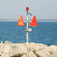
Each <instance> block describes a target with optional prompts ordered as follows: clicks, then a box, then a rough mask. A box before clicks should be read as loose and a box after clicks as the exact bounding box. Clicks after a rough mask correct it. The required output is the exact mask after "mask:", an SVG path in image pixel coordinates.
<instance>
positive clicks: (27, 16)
mask: <svg viewBox="0 0 57 57" xmlns="http://www.w3.org/2000/svg"><path fill="white" fill-rule="evenodd" d="M26 33H27V35H26V36H27V38H26V40H27V44H28V40H29V38H28V15H27V32H26Z"/></svg>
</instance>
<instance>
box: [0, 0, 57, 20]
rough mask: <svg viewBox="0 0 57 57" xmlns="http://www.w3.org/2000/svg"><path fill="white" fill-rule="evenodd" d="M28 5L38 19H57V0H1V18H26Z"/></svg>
mask: <svg viewBox="0 0 57 57" xmlns="http://www.w3.org/2000/svg"><path fill="white" fill-rule="evenodd" d="M27 6H29V7H30V11H29V12H31V13H32V15H33V16H34V15H36V17H37V19H57V0H0V19H19V17H20V15H23V18H24V19H26V7H27ZM29 18H30V17H29Z"/></svg>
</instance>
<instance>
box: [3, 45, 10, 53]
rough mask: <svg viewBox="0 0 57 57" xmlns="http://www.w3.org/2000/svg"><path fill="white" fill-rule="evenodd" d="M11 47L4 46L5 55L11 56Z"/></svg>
mask: <svg viewBox="0 0 57 57" xmlns="http://www.w3.org/2000/svg"><path fill="white" fill-rule="evenodd" d="M10 50H11V47H10V46H9V45H4V48H3V53H6V54H9V52H10Z"/></svg>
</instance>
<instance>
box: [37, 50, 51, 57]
mask: <svg viewBox="0 0 57 57" xmlns="http://www.w3.org/2000/svg"><path fill="white" fill-rule="evenodd" d="M36 55H37V56H39V57H50V56H51V54H50V53H49V52H48V51H47V50H46V49H43V50H41V51H38V52H36Z"/></svg>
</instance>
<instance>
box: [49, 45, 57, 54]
mask: <svg viewBox="0 0 57 57" xmlns="http://www.w3.org/2000/svg"><path fill="white" fill-rule="evenodd" d="M49 49H50V53H51V54H54V53H57V46H55V45H51V46H49Z"/></svg>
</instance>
